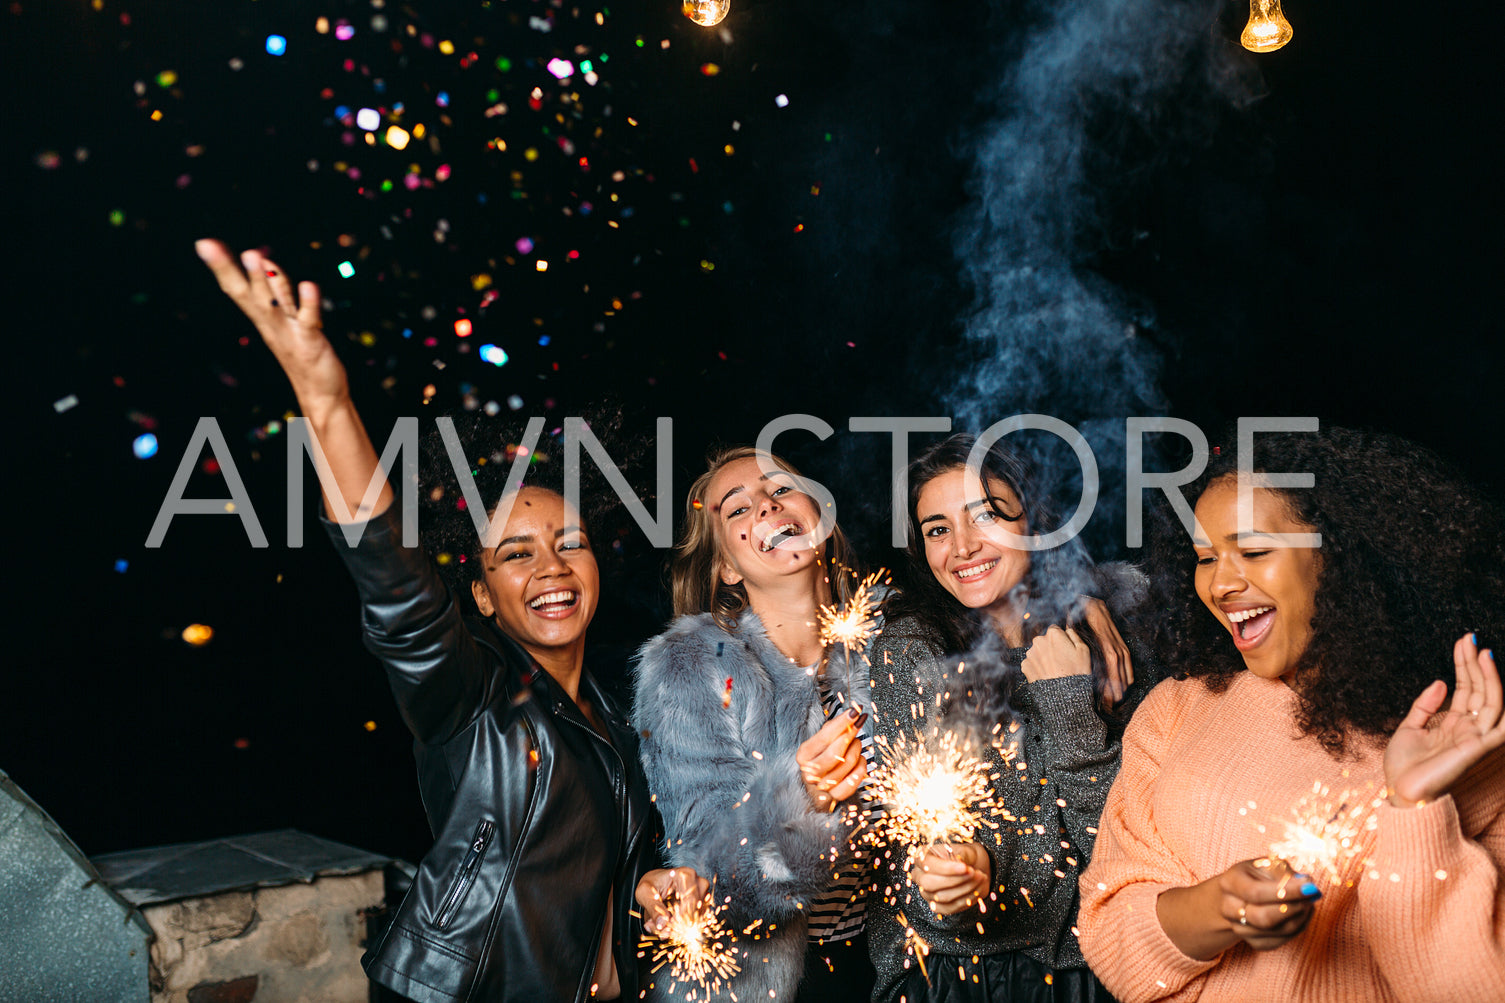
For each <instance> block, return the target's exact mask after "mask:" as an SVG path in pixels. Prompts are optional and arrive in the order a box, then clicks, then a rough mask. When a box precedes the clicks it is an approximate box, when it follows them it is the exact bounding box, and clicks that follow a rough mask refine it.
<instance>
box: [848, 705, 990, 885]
mask: <svg viewBox="0 0 1505 1003" xmlns="http://www.w3.org/2000/svg"><path fill="white" fill-rule="evenodd" d="M878 741H879V743H881V744H882V745H883V746H884V752H883V762H882V764H881V765H879V766H877V767H875V768H874V769H873V771H872V773H871V774H870V776H869V778H868V786H867V787H866V788H865V789H864V794H863V796H864V798H866V799H867V800H869V801H874V802H878V803H880V804H882V805H884V806H885V808H886V810H885V811H884V812H882V813H881V814H880V813H875V814H874V815H873V816H872V821H873V823H874V827H873V833H872V838H873V839H874V840H875V841H877V842H883V843H897V844H900V845H904V846H907V847H908V848H909V850H908V859H907V861H906V864H905V866H906V868H907V867H908V865H909V864H910V863H913V861H914V858H915V857H916V856H917V855H918V852H917V851H918V848H919V847H922V846H930V845H934V844H936V843H952V842H971V841H972V838H973V836H974V835H975V834H976V832H977V830H978V829H979V828H980V827H982V826H983V825H993V826H996V823H994V822H992V821H991V820H990V819H989V817H988V814H989V813H990V812H995V813H997V814H998V815H999V816H1000V817H1003V818H1010V819H1011V818H1012V817H1013V816H1011V815H1008V814H1007V813H1006V812H1005V811H1004V808H1003V804H1002V802H1000V801H999V800H998V798H997V797H996V795H994V793H993V784H992V781H993V779H994V776H993V774H992V772H991V768H990V767H989V765H988V763H987V762H986V761H984V760H982V759H980V758H978V757H977V756H976V755H973V753H972V751H971V749H970V747H969V745H968V744H967V743H965V742H964V741H963V740H962V739H960V738H958V737H957V735H956V733H955V732H950V731H947V732H942V733H933V734H932V736H931V738H930V740H929V741H927V740H926V739H924V738H922V737H921V736H920V735H919V734H918V733H915V735H914V736H913V738H912V739H910V738H909V737H906V736H905V735H902V734H901V735H900V736H899V737H898V739H897V740H896V741H894V742H892V743H890V742H888V741H886V740H885V739H884V738H883V737H881V736H880V737H879V739H878Z"/></svg>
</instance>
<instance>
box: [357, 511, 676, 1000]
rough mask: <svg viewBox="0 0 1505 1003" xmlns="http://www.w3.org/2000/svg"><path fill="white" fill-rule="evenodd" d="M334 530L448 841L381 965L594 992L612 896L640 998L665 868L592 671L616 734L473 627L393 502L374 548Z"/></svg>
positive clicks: (619, 957)
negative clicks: (643, 943) (408, 537)
mask: <svg viewBox="0 0 1505 1003" xmlns="http://www.w3.org/2000/svg"><path fill="white" fill-rule="evenodd" d="M328 528H329V530H330V537H331V539H332V540H333V541H334V543H335V546H336V548H337V549H338V550H339V551H340V554H341V556H342V557H343V558H344V560H345V564H346V566H347V567H348V568H349V569H350V572H351V574H352V575H353V576H354V577H355V582H356V586H357V588H358V589H359V591H360V596H361V602H362V617H363V621H364V632H365V642H366V646H367V647H368V648H370V649H371V651H372V652H374V653H375V654H376V656H377V657H378V658H380V659H381V661H382V663H383V664H384V665H385V666H386V668H387V674H388V677H389V679H390V681H391V684H392V692H393V693H394V694H395V696H396V697H397V704H398V707H399V709H400V710H401V712H402V716H403V719H404V720H405V721H406V722H407V725H408V728H409V729H410V730H411V731H412V733H413V736H414V738H415V742H414V754H415V755H416V757H417V760H418V777H419V787H420V790H421V792H422V794H423V803H424V807H425V809H426V810H427V812H428V819H429V826H430V828H431V829H432V830H433V832H434V847H433V849H432V850H430V851H429V852H428V854H427V855H426V856H425V857H424V858H423V862H422V863H421V864H420V865H419V867H418V874H417V876H416V877H415V878H414V880H413V886H412V888H411V890H410V891H409V892H408V894H407V896H406V897H405V898H404V899H403V901H402V905H401V906H400V907H398V910H397V913H396V915H395V916H394V917H393V920H392V923H391V926H390V927H389V928H388V930H387V932H386V933H385V934H384V935H383V936H382V937H381V939H380V940H378V941H377V942H375V943H373V944H372V945H371V947H370V949H369V950H368V951H367V953H366V956H365V958H364V959H362V960H363V964H364V965H365V967H366V972H367V974H368V975H369V976H370V977H371V978H372V979H373V980H375V981H377V982H379V983H381V984H382V985H385V986H388V987H389V988H391V989H393V990H395V991H396V992H398V993H401V994H402V995H404V996H407V997H409V998H410V999H412V1000H415V1001H418V1003H439V1001H458V1000H485V1001H488V1003H489V1001H503V1000H506V1001H513V1000H516V1001H524V1000H527V1001H530V1003H532V1001H540V1000H560V1001H563V1000H577V1001H579V1000H585V999H588V998H590V993H591V977H592V974H593V973H594V971H595V965H596V954H597V946H598V944H599V943H600V939H601V924H602V922H603V920H604V918H605V915H606V903H607V895H608V893H612V896H613V897H612V910H613V934H614V940H615V944H614V954H615V956H616V963H617V972H618V977H619V979H620V982H621V986H622V997H623V998H624V999H626V1000H631V999H635V998H636V997H637V994H638V982H637V978H638V972H637V969H638V964H637V962H638V959H637V943H638V940H639V937H640V930H641V926H640V922H639V921H638V920H636V919H634V918H633V917H631V916H629V914H628V913H629V910H634V908H635V907H634V904H633V889H634V887H635V886H636V884H637V881H638V878H639V877H640V876H641V875H642V872H643V871H645V870H646V869H648V868H649V867H652V866H655V860H654V854H655V852H656V850H655V844H656V842H657V840H656V835H657V834H656V831H654V827H653V824H652V822H653V821H655V816H654V813H653V811H652V805H651V804H650V803H649V799H648V791H647V784H646V782H645V781H644V779H643V773H642V767H641V765H640V763H639V758H638V747H637V739H636V736H635V734H634V733H633V731H632V729H631V727H630V726H629V725H628V723H627V720H626V717H625V715H623V714H622V713H621V711H620V709H619V708H618V706H617V704H616V703H615V701H614V700H613V699H611V697H610V696H609V695H608V694H607V693H605V692H604V691H603V690H602V688H601V687H600V686H599V685H598V684H597V683H596V681H595V680H594V679H592V678H591V676H590V674H589V672H586V673H584V674H583V677H582V680H581V685H580V689H581V693H582V695H583V696H585V697H586V698H587V699H588V700H589V701H590V703H591V704H592V705H593V706H594V707H596V708H598V709H599V715H600V717H601V718H602V720H603V721H604V722H605V724H606V726H607V730H608V731H609V733H610V738H611V740H610V742H608V741H606V740H605V739H603V738H602V737H601V735H599V734H598V733H597V732H596V731H595V729H593V728H592V727H591V726H590V724H589V723H588V722H587V721H586V719H585V717H584V715H582V714H581V713H580V710H579V708H578V707H576V705H575V703H574V701H572V700H571V699H570V698H569V695H568V694H566V693H565V692H564V690H563V689H562V688H561V687H560V686H559V684H558V683H556V682H555V681H554V679H553V678H552V677H551V676H550V675H549V674H548V673H547V672H545V671H543V670H542V669H540V668H538V667H537V666H536V664H535V663H534V662H533V661H532V660H531V659H530V658H529V657H528V656H527V655H526V654H525V653H524V652H523V650H522V649H521V648H520V647H519V646H518V645H517V644H516V643H515V642H513V641H512V640H511V639H510V638H508V637H506V636H505V635H503V634H502V633H501V632H500V631H499V630H497V629H496V628H495V626H494V625H493V624H492V623H490V622H489V621H481V620H465V619H463V618H462V616H461V614H460V611H459V610H458V608H457V607H456V604H455V602H454V601H453V599H452V598H451V597H450V594H449V592H448V590H447V589H446V588H445V586H444V584H443V582H442V581H441V580H440V578H439V577H438V575H437V574H436V573H435V571H434V570H433V568H432V567H431V566H430V564H429V561H428V559H427V557H426V556H425V555H424V554H423V552H422V551H420V550H417V549H413V548H404V547H402V546H400V545H399V542H398V541H399V540H400V539H401V525H400V516H399V514H398V512H397V511H396V506H395V505H394V506H393V508H392V509H390V510H388V511H387V512H385V513H383V514H382V515H381V516H378V517H376V518H375V519H372V520H371V521H370V522H369V523H368V524H367V525H366V526H365V527H364V532H363V534H362V536H361V539H360V543H359V544H358V545H357V546H356V547H354V548H351V547H349V546H347V545H346V543H345V540H344V538H343V536H342V535H341V534H340V532H339V530H338V529H337V528H336V527H334V526H333V525H332V524H330V525H329V526H328Z"/></svg>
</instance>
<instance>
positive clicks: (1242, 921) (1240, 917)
mask: <svg viewBox="0 0 1505 1003" xmlns="http://www.w3.org/2000/svg"><path fill="white" fill-rule="evenodd" d="M1244 912H1245V909H1244V907H1243V906H1239V907H1238V921H1239V925H1240V926H1248V925H1249V917H1248V916H1246V915H1245V914H1244Z"/></svg>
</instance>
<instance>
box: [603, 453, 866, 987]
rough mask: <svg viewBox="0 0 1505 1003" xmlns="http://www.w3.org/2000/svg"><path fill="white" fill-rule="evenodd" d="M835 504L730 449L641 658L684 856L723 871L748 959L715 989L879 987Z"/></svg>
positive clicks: (857, 669) (650, 763)
mask: <svg viewBox="0 0 1505 1003" xmlns="http://www.w3.org/2000/svg"><path fill="white" fill-rule="evenodd" d="M820 515H821V513H820V508H819V506H818V505H817V503H816V501H815V500H814V499H813V498H812V497H811V496H810V495H809V494H808V493H806V492H805V491H804V490H803V489H802V487H801V482H800V479H799V477H798V475H797V473H796V472H795V471H794V470H793V469H792V468H791V467H790V466H789V465H788V464H787V463H784V462H783V461H782V460H780V459H778V458H777V457H774V456H769V455H767V454H760V453H757V452H756V451H754V450H752V449H734V450H731V451H728V452H725V453H723V454H721V455H720V456H718V457H716V458H714V459H713V460H712V461H711V463H710V466H709V469H708V470H707V471H706V472H705V473H704V474H703V475H701V477H700V478H699V479H698V480H696V481H695V483H694V485H693V486H692V487H691V489H690V499H689V503H688V504H687V505H686V509H685V528H684V533H683V536H682V538H681V540H680V543H679V545H678V548H677V551H676V554H675V559H674V563H673V568H672V578H673V591H674V611H675V613H676V614H678V619H676V620H675V621H674V622H673V624H671V625H670V627H669V629H668V630H667V631H666V632H665V633H663V634H662V635H660V636H659V637H657V638H655V639H654V640H652V641H650V642H649V643H648V644H647V645H645V646H644V648H643V650H642V653H641V656H640V663H639V667H638V680H637V693H636V698H635V700H634V711H633V725H634V727H635V728H636V729H637V731H638V734H639V735H640V736H641V740H642V750H643V764H644V767H645V768H646V770H647V774H648V785H649V788H650V790H651V791H652V792H653V796H654V798H655V800H656V802H657V804H658V808H659V811H660V812H661V813H662V814H663V819H664V835H665V853H666V856H667V857H668V859H669V860H670V861H671V862H673V863H675V864H682V865H687V866H690V867H693V868H694V869H695V870H696V871H698V872H699V873H700V874H703V875H706V876H708V877H712V878H713V880H714V882H715V890H714V896H715V899H716V901H717V902H722V903H726V905H727V909H728V912H727V924H726V925H727V927H728V928H729V929H731V930H733V931H734V932H735V933H736V958H737V962H738V964H739V965H740V966H741V972H740V973H739V974H738V975H737V976H736V977H735V978H733V979H732V980H731V984H730V985H729V986H722V988H721V993H722V995H721V996H720V997H717V996H715V995H713V996H712V997H711V998H728V999H730V998H733V996H735V998H736V999H741V1000H768V999H776V1000H785V1001H787V1000H793V999H794V998H795V996H796V993H798V996H799V999H801V1000H812V1001H813V1000H822V1001H824V1000H865V999H867V996H868V990H869V988H870V987H871V985H872V975H871V969H870V968H869V967H868V964H867V958H866V950H865V947H864V945H863V944H862V942H861V938H860V934H861V931H862V924H863V907H864V905H865V892H866V887H867V884H866V878H867V876H868V873H869V872H868V868H867V862H866V858H865V857H862V856H860V855H856V854H854V853H852V852H851V850H850V847H849V843H850V840H851V836H852V833H851V829H852V822H851V813H850V812H848V811H835V809H837V808H838V807H840V806H841V805H843V804H844V803H847V802H849V801H850V799H852V797H853V795H854V794H856V792H857V790H858V787H859V786H860V785H861V783H862V781H863V780H864V778H865V777H866V775H867V764H866V760H865V758H864V748H863V747H864V744H865V743H866V742H867V731H866V728H865V723H866V713H865V708H866V705H867V677H866V667H865V665H863V664H862V654H861V653H860V652H856V653H852V654H850V655H849V654H848V653H847V652H846V651H845V649H844V648H842V647H839V646H837V647H831V648H827V647H825V646H824V645H823V644H822V643H821V640H820V635H819V631H818V628H817V623H818V619H819V611H820V607H821V606H823V605H830V604H832V603H842V602H845V601H846V599H847V598H848V593H849V590H850V588H851V585H852V581H851V574H850V573H849V572H848V571H847V570H846V569H847V568H849V567H850V565H851V560H850V555H849V553H848V551H847V547H846V542H845V539H844V538H843V537H842V535H841V532H840V531H839V530H832V531H831V532H830V534H829V535H825V534H824V533H823V532H822V530H821V525H820V523H821V519H820ZM666 974H667V973H666V972H660V977H659V984H658V985H657V987H656V988H657V990H658V991H659V992H660V993H661V994H662V993H665V991H666V990H668V989H669V986H668V985H667V983H668V980H667V979H666V978H665V977H664V976H665V975H666ZM680 993H681V995H682V994H683V990H681V991H680Z"/></svg>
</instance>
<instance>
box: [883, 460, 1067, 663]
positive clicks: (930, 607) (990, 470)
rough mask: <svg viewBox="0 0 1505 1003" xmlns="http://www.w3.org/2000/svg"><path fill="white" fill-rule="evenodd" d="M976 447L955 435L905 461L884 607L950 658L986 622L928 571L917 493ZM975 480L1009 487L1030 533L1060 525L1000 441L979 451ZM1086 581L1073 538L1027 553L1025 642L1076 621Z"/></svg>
mask: <svg viewBox="0 0 1505 1003" xmlns="http://www.w3.org/2000/svg"><path fill="white" fill-rule="evenodd" d="M976 442H977V437H976V436H974V435H972V434H970V433H967V432H959V433H957V434H955V435H952V436H949V437H947V438H945V439H942V440H941V441H940V442H937V443H935V444H933V445H931V446H929V447H927V448H926V449H925V450H923V451H922V452H921V453H920V455H919V456H917V457H915V458H914V459H913V460H911V461H910V464H909V468H908V477H909V494H908V497H907V499H906V501H907V508H906V511H905V520H904V533H905V548H904V556H905V558H906V560H905V562H904V563H905V566H904V568H903V569H902V570H901V571H900V572H899V573H898V574H897V575H896V580H897V581H898V582H899V584H900V588H901V591H900V593H899V594H898V595H897V596H895V597H893V598H892V599H891V600H890V601H889V603H888V607H887V615H888V617H889V618H890V619H894V618H897V617H902V616H912V617H915V618H917V619H919V620H920V621H921V622H923V623H924V624H926V625H927V626H929V627H930V628H932V629H933V630H935V631H936V632H937V633H939V634H940V635H941V638H942V640H943V641H944V643H945V646H946V650H947V651H954V652H962V651H966V650H968V649H969V648H972V647H973V646H974V645H976V644H977V642H978V641H979V640H980V639H981V638H982V636H983V632H984V631H985V630H986V629H988V628H987V621H986V616H985V614H983V613H982V612H981V611H980V610H973V609H968V608H967V607H965V606H963V605H962V604H961V603H959V602H957V601H956V597H955V596H953V595H952V594H951V593H950V592H947V591H946V589H945V587H944V586H942V585H941V583H940V582H938V581H936V578H935V575H934V574H933V573H932V572H931V570H930V565H929V563H928V562H927V561H926V559H925V540H924V537H922V536H921V535H920V531H919V526H918V520H919V506H920V492H921V491H923V490H924V489H925V485H927V484H929V483H930V482H931V481H933V480H935V479H936V478H937V477H939V476H941V475H942V474H944V473H947V472H949V471H952V470H957V469H960V468H962V467H965V466H966V465H967V459H968V457H969V456H970V455H971V451H972V447H973V445H974V444H975V443H976ZM982 475H983V478H984V479H985V480H998V481H1002V482H1003V483H1004V484H1007V485H1008V486H1009V488H1010V490H1012V491H1013V492H1014V495H1015V496H1016V497H1017V498H1018V499H1019V501H1020V503H1021V504H1022V505H1023V507H1024V513H1023V514H1024V520H1025V525H1026V526H1028V527H1029V530H1030V532H1031V533H1041V532H1046V531H1048V530H1047V529H1046V527H1051V528H1053V527H1055V525H1056V524H1057V523H1058V522H1059V521H1060V519H1059V518H1058V517H1057V515H1056V513H1055V510H1054V507H1053V506H1052V505H1051V503H1050V499H1049V496H1048V494H1047V492H1046V491H1044V490H1043V489H1042V488H1041V487H1040V485H1039V478H1038V476H1037V472H1036V470H1035V467H1034V464H1033V463H1031V462H1030V460H1029V459H1028V458H1026V457H1025V456H1023V455H1022V454H1020V453H1016V452H1014V451H1013V450H1011V449H1009V448H1008V447H1006V446H1004V445H1003V444H1002V443H1001V442H997V443H994V444H993V445H992V446H991V447H989V448H988V449H987V451H986V452H984V453H983V456H982ZM987 504H988V506H989V508H991V509H992V510H993V513H994V514H995V515H997V516H999V517H1000V518H1003V519H1007V520H1009V521H1013V520H1014V519H1017V518H1018V513H1008V512H1003V511H1000V510H999V509H998V508H997V507H996V506H995V505H994V502H993V501H992V499H987ZM1092 582H1093V565H1092V559H1091V558H1090V557H1088V556H1087V551H1086V549H1085V548H1084V547H1083V546H1082V544H1081V542H1080V541H1078V540H1075V539H1073V540H1070V541H1068V542H1067V543H1065V544H1063V545H1061V546H1059V547H1056V548H1054V549H1051V550H1037V551H1033V552H1032V553H1031V554H1030V562H1029V571H1028V572H1027V573H1026V574H1025V576H1024V581H1023V582H1022V583H1021V587H1022V588H1023V589H1024V590H1025V592H1026V594H1027V595H1028V601H1029V612H1030V616H1029V619H1028V620H1027V621H1025V625H1024V626H1025V632H1024V640H1025V642H1026V643H1028V642H1029V641H1031V640H1033V639H1034V638H1035V637H1038V636H1039V635H1040V634H1042V633H1044V632H1045V631H1046V629H1048V628H1049V627H1050V626H1052V625H1053V624H1064V623H1067V622H1075V619H1077V618H1079V616H1077V615H1076V614H1078V613H1079V610H1076V607H1078V606H1079V605H1080V603H1079V600H1078V596H1080V595H1083V594H1088V593H1090V588H1091V583H1092Z"/></svg>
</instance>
